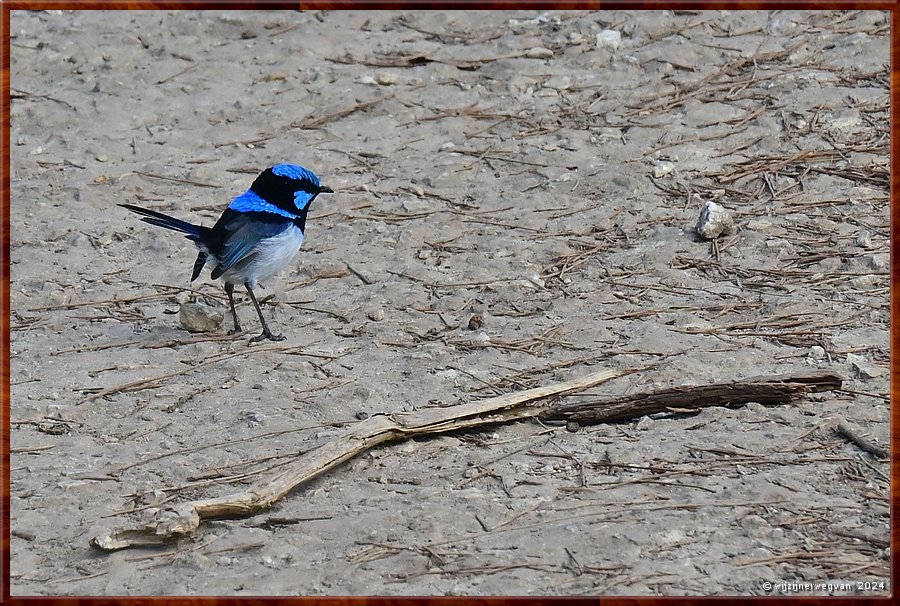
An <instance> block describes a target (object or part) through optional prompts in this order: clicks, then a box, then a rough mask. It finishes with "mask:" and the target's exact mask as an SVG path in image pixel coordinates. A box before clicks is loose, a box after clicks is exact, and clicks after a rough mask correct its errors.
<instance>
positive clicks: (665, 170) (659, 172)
mask: <svg viewBox="0 0 900 606" xmlns="http://www.w3.org/2000/svg"><path fill="white" fill-rule="evenodd" d="M673 170H675V165H674V164H673V163H671V162H668V161H666V160H659V161H656V162H654V163H653V178H654V179H661V178H662V177H665V176H666V175H668V174H669V173H670V172H672V171H673Z"/></svg>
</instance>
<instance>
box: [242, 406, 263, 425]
mask: <svg viewBox="0 0 900 606" xmlns="http://www.w3.org/2000/svg"><path fill="white" fill-rule="evenodd" d="M241 418H242V419H243V420H245V421H247V427H259V426H260V425H262V424H263V423H265V422H266V415H264V414H263V413H261V412H259V411H258V410H245V411H243V412H241Z"/></svg>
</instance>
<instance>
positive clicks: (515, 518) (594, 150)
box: [10, 11, 890, 595]
mask: <svg viewBox="0 0 900 606" xmlns="http://www.w3.org/2000/svg"><path fill="white" fill-rule="evenodd" d="M888 17H889V15H888V14H887V13H884V12H874V11H852V12H834V11H832V12H791V11H788V12H785V11H779V12H742V11H736V12H704V11H679V12H676V13H673V12H599V13H592V12H534V11H514V12H487V13H480V12H460V13H449V12H443V13H436V12H435V13H428V12H411V13H399V12H377V13H376V12H307V13H300V12H192V11H182V12H158V11H142V12H125V11H122V12H71V11H35V12H24V11H22V12H20V11H14V12H13V13H12V16H11V36H12V49H11V52H12V57H11V63H12V93H13V99H12V107H11V120H12V126H11V145H12V147H11V159H12V200H11V223H12V234H11V239H12V243H11V251H10V255H11V259H10V263H11V275H12V288H11V291H12V293H11V309H12V333H11V350H12V353H11V402H10V422H11V449H12V450H11V478H10V482H11V503H10V506H11V520H12V522H11V525H12V526H11V527H12V537H11V575H12V578H11V590H12V593H13V594H14V595H24V594H38V595H58V594H65V595H77V594H99V595H139V594H140V595H144V594H190V595H203V594H225V595H232V594H233V595H251V594H277V595H297V594H301V595H320V594H387V595H399V594H434V595H444V594H449V595H459V594H523V595H540V594H551V595H576V594H579V595H580V594H618V595H621V594H631V595H702V594H751V595H785V594H790V595H797V594H827V593H836V594H858V595H886V594H888V593H889V591H890V586H889V551H888V527H889V492H888V488H889V485H888V473H889V469H888V463H887V460H886V459H885V458H883V457H879V456H877V454H872V453H869V452H866V451H864V450H863V449H861V448H860V447H859V446H858V445H856V444H854V443H851V442H850V441H848V440H846V439H844V438H843V437H841V436H839V435H838V434H837V433H836V432H835V428H836V427H837V425H838V424H839V423H844V424H845V425H846V426H847V427H848V428H850V429H851V430H852V431H853V432H854V433H855V434H856V435H858V436H859V437H862V438H864V439H866V440H868V441H869V442H871V443H873V444H875V445H880V446H881V447H887V444H888V435H889V423H888V411H889V409H888V358H889V350H888V318H889V312H888V294H889V275H888V274H889V256H888V255H889V232H888V208H889V200H888V192H889V188H888V174H889V167H888V158H889V153H888V144H889V132H888V108H889V102H888V67H887V64H888V62H889V59H888V51H889V22H888ZM278 162H293V163H299V164H302V165H304V166H307V167H309V168H312V169H313V170H315V171H316V172H317V173H318V174H319V175H320V176H321V177H322V180H323V182H325V183H327V184H328V185H330V186H331V187H332V188H334V190H335V191H336V192H337V193H336V194H334V195H332V196H329V197H328V198H327V199H321V200H317V201H316V203H315V204H314V206H313V210H312V213H311V215H310V218H309V222H308V225H307V232H306V238H307V239H306V242H305V243H304V245H303V250H302V251H301V254H300V255H299V256H298V259H297V261H296V263H294V264H293V265H292V266H291V267H289V268H288V269H286V270H285V271H283V272H282V274H281V275H280V276H279V277H278V278H276V279H275V280H273V281H271V283H270V284H265V286H266V287H267V288H266V289H263V290H261V291H260V293H259V294H260V295H261V296H262V297H264V298H265V304H264V311H265V313H266V314H267V316H268V317H269V318H270V319H271V320H270V321H271V323H272V324H273V327H274V329H275V330H276V331H278V332H283V333H284V334H285V335H286V336H287V340H286V341H284V342H282V343H277V344H258V345H251V344H249V343H248V341H249V337H250V336H252V334H254V333H253V332H249V331H254V332H255V331H256V330H257V329H258V325H257V324H256V318H255V313H254V312H253V308H252V305H250V304H249V301H248V299H247V297H246V296H245V295H244V294H243V293H241V297H240V304H239V307H238V312H239V314H240V315H241V317H242V319H243V321H244V322H245V323H246V324H247V327H248V334H245V335H242V336H239V337H237V338H231V337H228V336H227V335H226V334H225V333H226V330H227V328H228V320H226V322H225V325H224V326H222V327H220V328H218V329H215V330H213V331H211V332H208V333H189V332H187V331H186V330H185V329H184V328H183V327H182V326H181V324H180V322H179V315H178V312H179V308H180V306H181V305H182V304H185V303H188V302H194V301H197V302H202V303H206V304H208V305H211V306H214V307H217V308H218V309H219V310H220V311H222V312H224V311H226V307H225V306H226V301H225V297H224V293H223V291H222V289H221V285H220V284H217V283H212V282H210V281H209V280H208V277H207V276H208V273H207V274H204V277H203V279H202V280H198V281H197V282H194V283H191V282H189V277H190V271H191V266H192V263H193V259H194V251H193V248H192V245H191V243H190V242H188V241H186V240H185V239H183V238H181V237H180V236H179V235H178V234H175V233H172V232H164V231H163V230H157V229H154V228H151V227H149V226H147V225H145V224H143V223H140V222H139V221H138V220H137V218H136V217H135V216H133V215H131V214H130V213H128V212H127V211H125V210H124V209H121V208H119V207H117V206H116V204H117V203H120V202H129V203H134V204H138V205H141V206H145V207H148V208H153V209H156V210H161V211H164V212H166V213H169V214H172V215H175V216H177V217H180V218H183V219H192V220H195V221H197V222H203V223H204V224H206V225H211V224H212V223H213V222H214V221H215V219H216V217H217V216H218V214H219V213H220V212H221V211H222V209H224V207H225V206H226V205H227V204H228V203H229V201H230V200H231V199H232V198H233V197H234V196H236V195H238V194H239V193H241V192H242V191H244V190H245V189H246V188H247V186H248V185H249V184H250V182H251V181H252V179H253V177H254V176H255V175H256V174H257V173H258V172H259V171H261V170H262V169H263V168H265V167H267V166H271V165H273V164H275V163H278ZM708 201H714V202H716V203H717V204H720V205H721V206H723V207H724V208H725V209H726V210H727V211H728V212H730V213H731V215H732V217H733V220H734V224H735V230H734V232H733V233H730V234H723V235H721V236H720V237H718V238H717V239H716V240H714V241H704V240H702V239H700V238H699V237H698V236H697V234H696V233H695V231H694V225H695V223H696V220H697V217H698V215H699V212H700V209H701V207H702V206H703V204H704V203H705V202H708ZM476 316H477V317H476ZM473 317H475V319H474V320H473ZM601 368H610V369H632V370H635V372H634V373H632V374H629V375H627V376H623V377H620V378H617V379H615V380H612V381H609V382H607V383H604V384H602V385H600V386H597V387H595V388H592V389H591V390H589V391H587V392H585V393H584V394H581V395H577V396H570V397H568V400H572V401H577V400H578V399H581V400H586V399H589V398H590V396H591V395H598V394H605V395H616V394H625V393H635V392H638V391H643V390H649V389H654V388H661V387H671V386H676V385H686V384H697V385H699V384H707V383H714V382H720V381H730V380H735V379H743V378H746V377H751V376H757V375H767V374H778V373H794V372H806V371H809V370H816V369H817V370H828V371H832V372H835V373H837V374H839V375H840V376H841V377H842V378H843V380H844V381H843V387H842V389H840V390H835V391H829V392H824V393H820V394H813V395H810V396H809V397H806V398H803V399H801V400H799V401H797V402H795V403H793V404H789V405H788V404H784V405H776V406H762V405H759V404H755V403H751V404H748V405H745V406H741V407H709V408H705V409H703V410H702V411H701V412H694V413H690V414H688V413H685V412H683V411H681V412H679V411H677V410H675V411H669V412H665V413H661V414H656V415H651V416H647V417H642V418H636V419H632V420H629V421H625V422H620V423H617V424H602V425H596V426H588V427H582V428H580V429H579V430H578V431H576V432H569V431H567V430H566V428H565V427H561V426H556V425H541V424H539V423H536V422H533V421H521V422H516V423H511V424H506V425H499V426H498V425H494V426H489V427H487V428H481V429H476V430H470V431H466V432H457V433H451V434H448V435H437V436H431V437H427V438H422V439H415V440H409V441H405V442H399V443H395V444H393V445H388V446H384V447H379V448H376V449H373V450H371V451H369V452H366V453H364V454H361V455H359V456H357V457H355V458H354V459H352V460H351V461H349V462H348V463H346V464H344V465H343V466H340V467H338V468H336V469H334V470H332V471H330V472H329V473H327V474H324V475H322V476H321V477H319V478H318V479H316V480H315V481H313V482H311V483H309V484H306V485H303V486H301V487H299V488H297V489H296V490H294V491H293V492H292V493H291V494H289V495H288V496H287V497H285V498H284V499H282V500H281V501H279V502H278V503H276V504H275V506H274V507H272V508H271V509H269V510H266V511H262V512H260V513H258V514H256V515H253V516H250V517H246V518H239V519H220V520H214V521H208V522H204V523H203V524H202V525H201V526H200V528H199V531H198V532H197V533H196V535H195V536H193V537H190V538H185V539H183V540H181V541H179V542H177V543H173V544H170V545H167V546H164V547H159V548H145V549H124V550H121V551H116V552H112V553H106V552H101V551H98V550H95V549H93V548H92V547H91V546H90V544H89V541H90V539H91V538H92V537H94V536H96V535H97V534H98V533H100V532H103V531H106V530H108V529H110V528H113V527H116V526H120V525H122V524H125V523H127V522H130V521H135V520H141V519H144V518H146V517H152V515H153V512H154V510H158V509H159V508H164V507H165V506H166V505H171V504H173V503H180V502H183V501H188V500H192V499H198V498H204V497H213V496H220V495H223V494H227V493H229V492H233V491H237V490H240V489H241V488H242V487H243V486H246V485H247V483H248V482H251V481H254V480H256V479H258V478H260V477H262V475H264V474H265V473H267V471H268V470H272V469H277V468H278V466H280V465H283V464H285V463H286V462H288V461H291V460H293V459H294V458H295V457H297V456H298V453H303V452H308V451H310V450H311V449H314V448H316V447H317V446H320V445H322V444H324V443H326V442H327V441H328V440H329V438H330V437H331V436H333V435H335V433H336V432H338V431H339V430H340V428H341V427H346V426H349V425H350V424H353V423H355V422H358V420H359V419H363V418H366V417H367V416H373V415H378V414H382V413H391V412H396V411H409V410H417V409H423V408H425V407H435V406H448V405H454V404H458V403H461V402H468V401H472V400H475V399H478V398H482V397H485V396H489V395H494V394H497V393H506V392H513V391H518V390H522V389H525V388H528V387H533V386H540V385H548V384H552V383H554V382H558V381H562V380H566V379H570V378H573V377H578V376H582V375H586V374H588V373H590V372H594V371H596V370H598V369H601ZM807 583H808V584H809V585H806V584H807ZM825 583H830V584H831V585H816V584H825Z"/></svg>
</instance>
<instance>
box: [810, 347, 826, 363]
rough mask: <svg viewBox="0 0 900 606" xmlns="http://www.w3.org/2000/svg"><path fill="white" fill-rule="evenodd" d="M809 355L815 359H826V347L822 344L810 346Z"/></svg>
mask: <svg viewBox="0 0 900 606" xmlns="http://www.w3.org/2000/svg"><path fill="white" fill-rule="evenodd" d="M807 355H808V356H809V357H810V358H811V359H813V360H824V359H825V348H824V347H822V346H821V345H813V346H812V347H810V348H809V354H807Z"/></svg>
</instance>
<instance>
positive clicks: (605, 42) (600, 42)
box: [597, 29, 622, 50]
mask: <svg viewBox="0 0 900 606" xmlns="http://www.w3.org/2000/svg"><path fill="white" fill-rule="evenodd" d="M620 44H622V34H620V33H619V32H617V31H616V30H614V29H605V30H603V31H602V32H600V33H598V34H597V48H611V49H612V50H616V49H618V48H619V45H620Z"/></svg>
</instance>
